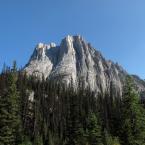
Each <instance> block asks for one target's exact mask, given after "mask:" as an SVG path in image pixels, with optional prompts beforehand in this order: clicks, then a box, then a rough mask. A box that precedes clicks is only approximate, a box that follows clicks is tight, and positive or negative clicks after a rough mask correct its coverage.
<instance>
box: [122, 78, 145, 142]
mask: <svg viewBox="0 0 145 145" xmlns="http://www.w3.org/2000/svg"><path fill="white" fill-rule="evenodd" d="M121 114H122V123H121V124H122V125H121V133H120V134H121V139H122V144H123V145H144V144H145V117H144V109H143V108H142V106H141V105H140V104H139V95H138V94H137V92H136V91H135V89H134V84H133V81H132V79H131V77H127V79H126V85H125V88H124V93H123V98H122V113H121Z"/></svg>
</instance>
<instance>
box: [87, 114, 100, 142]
mask: <svg viewBox="0 0 145 145" xmlns="http://www.w3.org/2000/svg"><path fill="white" fill-rule="evenodd" d="M87 138H88V142H89V144H90V145H102V133H101V126H100V125H99V123H98V119H97V117H96V115H95V114H94V113H90V114H89V116H88V121H87Z"/></svg>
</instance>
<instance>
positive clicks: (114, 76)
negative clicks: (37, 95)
mask: <svg viewBox="0 0 145 145" xmlns="http://www.w3.org/2000/svg"><path fill="white" fill-rule="evenodd" d="M24 70H25V71H26V72H27V73H28V75H36V76H38V77H41V76H42V75H44V77H45V78H46V79H54V80H58V79H59V80H61V81H62V82H64V83H66V84H69V83H73V84H74V85H75V86H77V84H78V82H79V81H82V82H83V84H84V86H85V87H87V86H89V87H90V88H91V89H92V90H95V91H96V92H103V93H105V92H109V90H110V88H111V87H112V86H113V87H114V88H115V90H116V91H117V92H118V93H119V94H121V93H122V87H123V84H124V80H125V77H126V75H128V74H127V72H126V71H125V70H124V69H123V68H122V67H121V66H119V65H118V64H116V63H113V62H112V61H107V60H106V59H105V58H104V57H103V56H102V55H101V53H100V52H99V51H97V50H96V49H94V48H93V47H92V46H91V45H90V44H89V43H87V42H86V41H84V39H83V38H82V37H81V36H67V37H66V38H64V39H63V40H62V42H61V44H60V46H56V45H55V44H54V43H51V44H48V45H46V44H42V43H39V44H38V45H37V46H36V48H35V50H34V52H33V54H32V56H31V58H30V60H29V62H28V64H27V65H26V67H25V69H24ZM133 78H134V80H135V83H136V84H137V86H138V89H139V91H145V83H143V82H144V81H143V80H141V79H139V78H138V77H133Z"/></svg>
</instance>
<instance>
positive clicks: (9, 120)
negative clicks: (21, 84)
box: [0, 63, 21, 145]
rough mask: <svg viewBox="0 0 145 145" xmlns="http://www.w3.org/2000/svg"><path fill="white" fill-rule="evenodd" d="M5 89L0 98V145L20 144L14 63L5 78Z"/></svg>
mask: <svg viewBox="0 0 145 145" xmlns="http://www.w3.org/2000/svg"><path fill="white" fill-rule="evenodd" d="M2 77H5V82H4V83H5V85H6V87H5V88H3V90H2V92H3V93H2V95H1V96H0V144H2V145H15V144H18V143H19V142H21V135H20V134H21V119H20V102H19V101H20V98H19V93H18V91H17V87H16V81H17V75H16V63H14V66H13V69H12V70H11V71H10V72H7V73H6V75H5V76H2Z"/></svg>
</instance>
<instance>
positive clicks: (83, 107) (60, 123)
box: [0, 62, 145, 145]
mask: <svg viewBox="0 0 145 145" xmlns="http://www.w3.org/2000/svg"><path fill="white" fill-rule="evenodd" d="M60 80H61V79H60ZM144 144H145V109H144V104H143V103H142V101H141V100H140V96H139V94H138V93H137V91H136V90H135V85H134V83H133V81H132V78H131V77H130V76H127V78H126V83H125V85H124V89H123V94H122V96H120V95H119V94H118V93H117V91H116V90H115V87H114V84H113V83H112V82H111V85H110V92H106V93H104V94H103V93H100V94H99V93H98V94H97V95H96V93H95V92H92V91H91V89H90V88H84V87H83V83H80V84H79V86H78V89H77V90H76V89H75V88H74V87H73V85H72V84H70V85H69V86H67V87H66V86H65V85H64V84H62V83H61V82H59V81H57V82H54V81H53V80H45V79H44V77H42V79H41V80H39V79H38V78H37V77H35V76H27V75H26V73H25V72H23V71H21V70H17V67H16V63H15V62H14V64H13V67H12V68H8V67H4V69H3V71H2V72H1V74H0V145H144Z"/></svg>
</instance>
